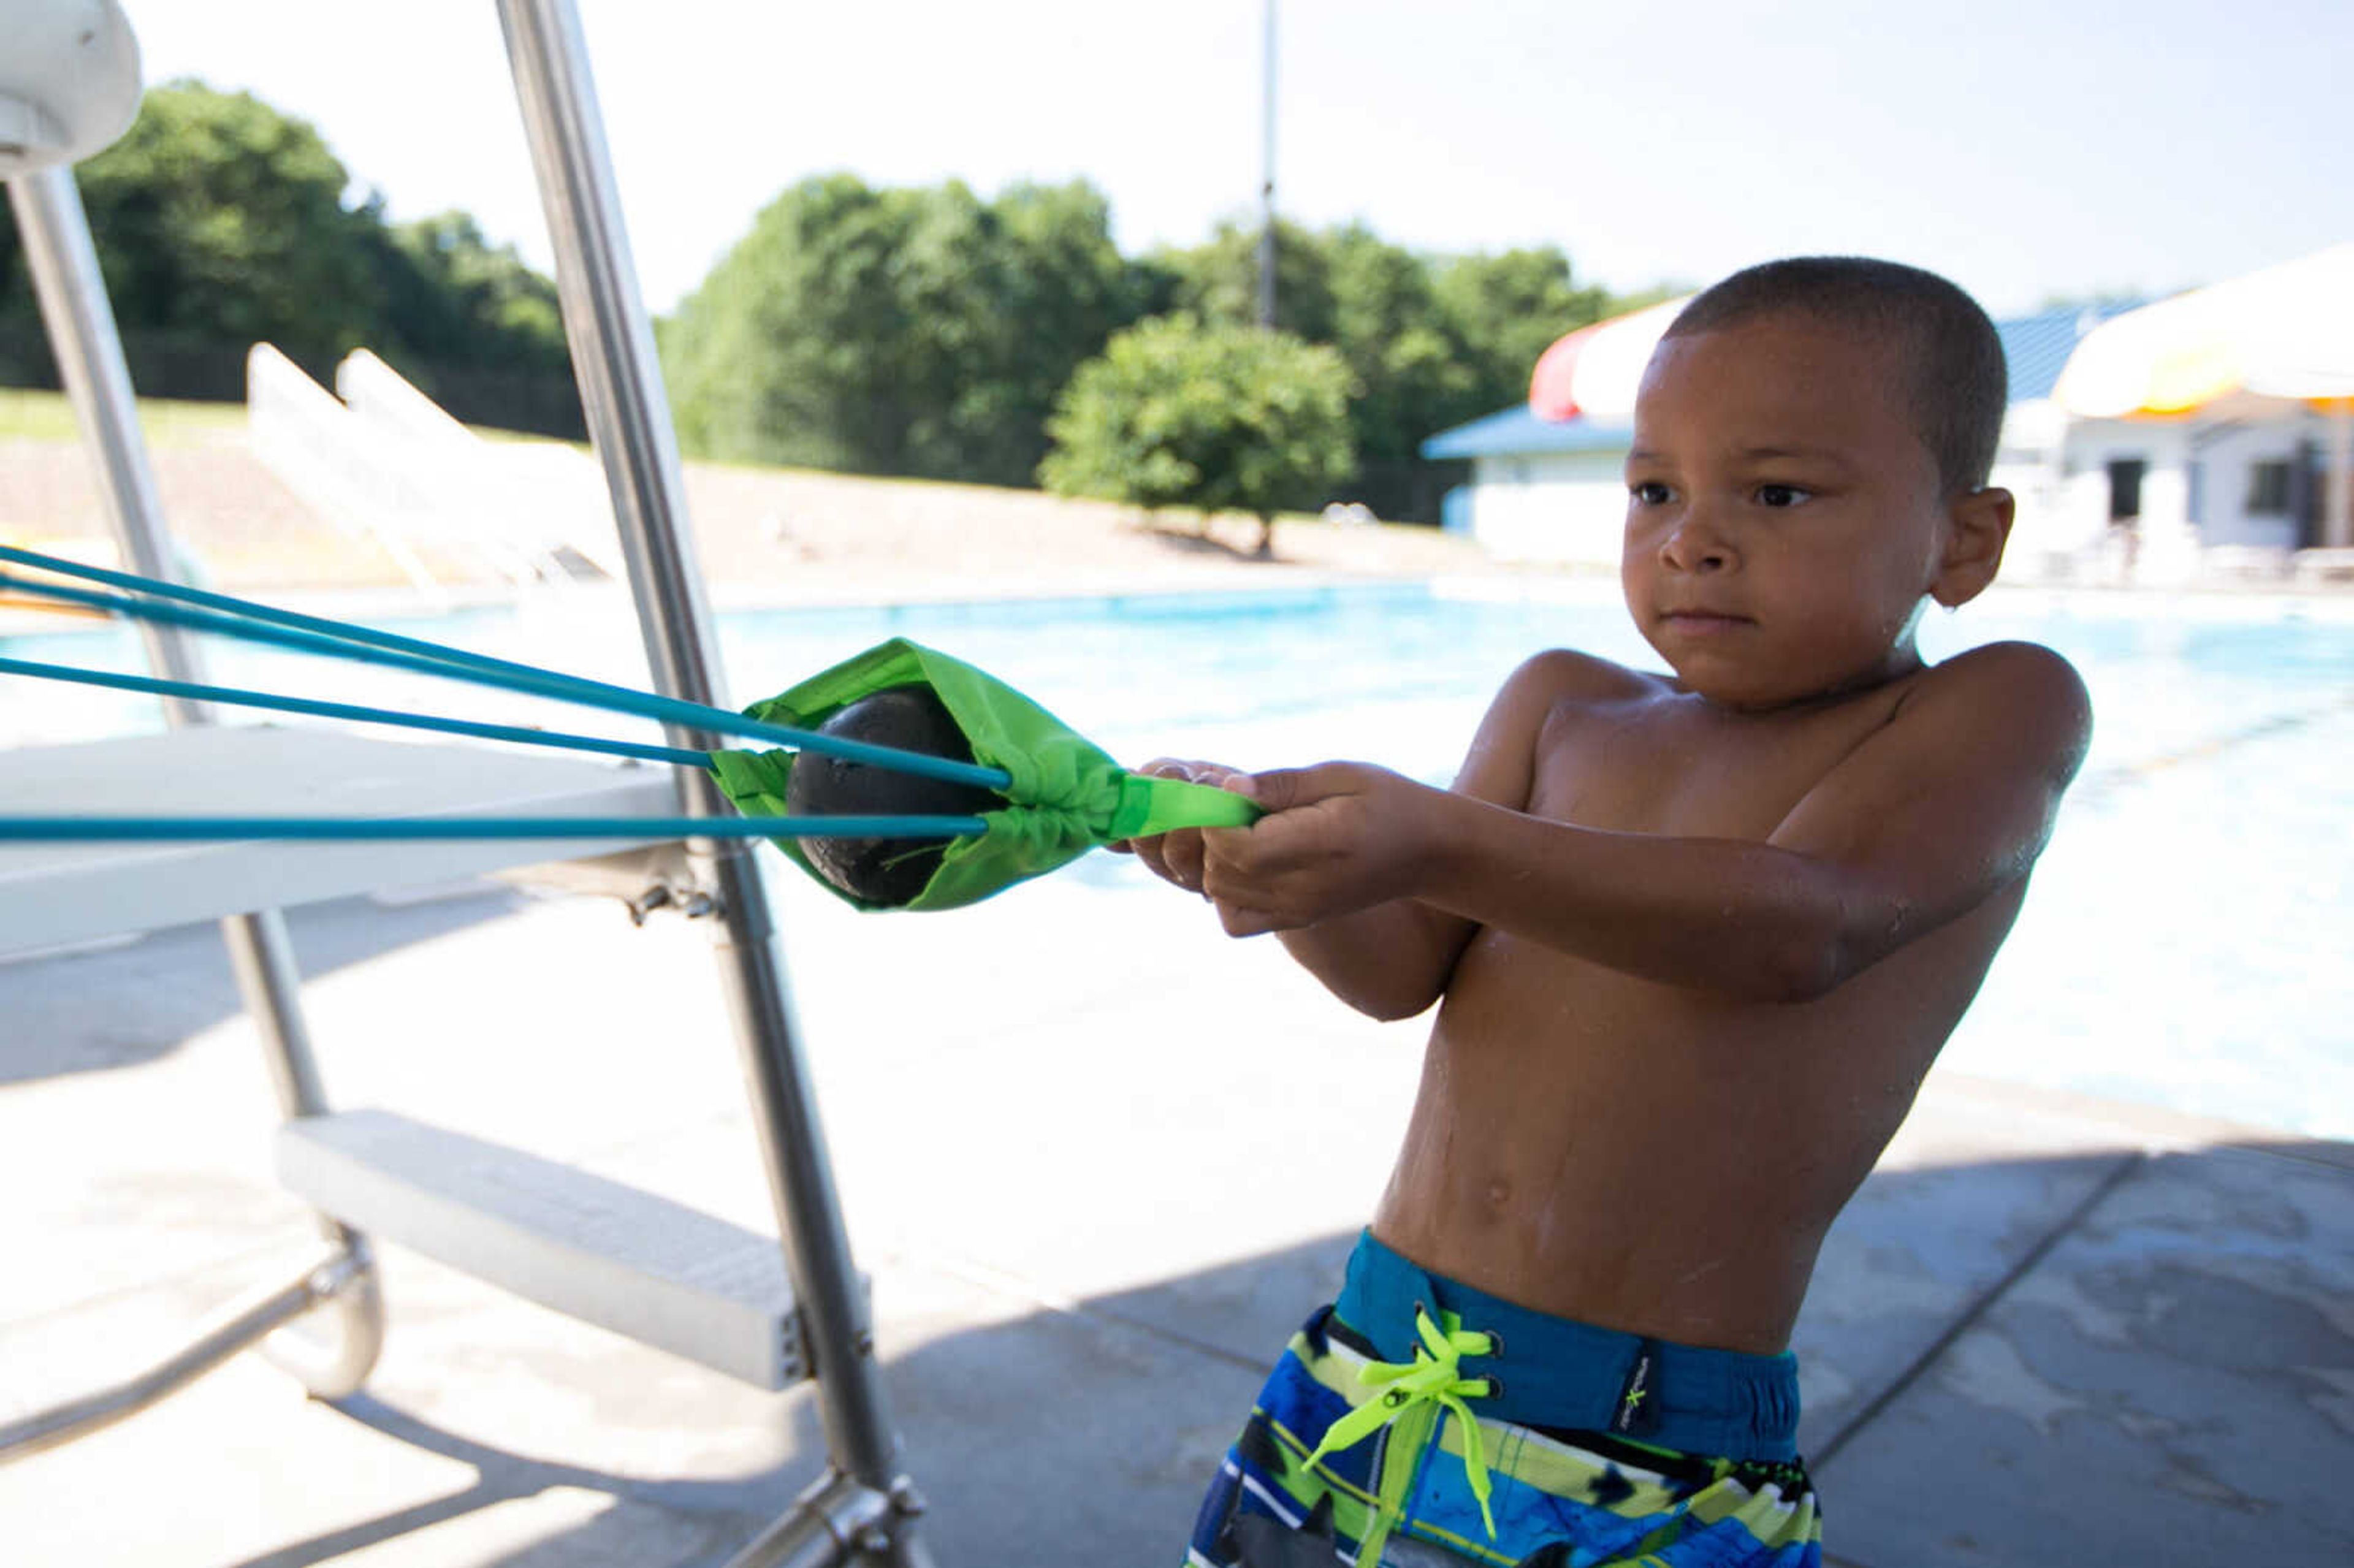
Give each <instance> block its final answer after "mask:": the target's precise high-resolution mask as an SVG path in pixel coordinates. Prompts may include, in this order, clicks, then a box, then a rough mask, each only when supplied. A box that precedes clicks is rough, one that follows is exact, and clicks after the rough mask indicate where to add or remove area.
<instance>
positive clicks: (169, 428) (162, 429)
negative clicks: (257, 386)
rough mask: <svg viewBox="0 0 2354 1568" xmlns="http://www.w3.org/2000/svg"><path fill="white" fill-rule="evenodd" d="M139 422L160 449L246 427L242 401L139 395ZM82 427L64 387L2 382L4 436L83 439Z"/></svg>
mask: <svg viewBox="0 0 2354 1568" xmlns="http://www.w3.org/2000/svg"><path fill="white" fill-rule="evenodd" d="M139 424H140V428H141V429H143V430H144V431H145V432H146V435H147V444H148V446H150V447H151V448H154V449H155V450H169V449H172V448H176V447H189V446H202V445H205V444H207V442H210V441H212V440H217V439H218V438H219V437H220V436H222V435H224V434H228V433H235V432H240V431H242V430H243V429H245V405H244V404H242V403H179V402H174V401H171V400H170V399H168V398H163V397H142V398H140V399H139ZM9 440H16V441H79V440H81V427H80V424H79V423H77V422H76V421H75V419H74V412H73V405H72V404H70V403H69V402H67V401H66V395H65V394H64V393H62V392H28V391H26V390H25V389H23V388H21V387H0V441H9Z"/></svg>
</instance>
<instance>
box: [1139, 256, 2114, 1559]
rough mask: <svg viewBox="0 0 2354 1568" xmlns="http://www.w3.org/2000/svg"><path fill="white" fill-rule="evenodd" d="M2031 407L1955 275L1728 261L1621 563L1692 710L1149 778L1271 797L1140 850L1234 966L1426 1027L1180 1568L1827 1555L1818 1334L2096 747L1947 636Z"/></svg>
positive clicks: (1551, 687)
mask: <svg viewBox="0 0 2354 1568" xmlns="http://www.w3.org/2000/svg"><path fill="white" fill-rule="evenodd" d="M2004 401H2005V386H2004V369H2003V360H2002V349H2001V345H2000V343H1999V340H1998V338H1997V337H1996V334H1995V332H1994V328H1993V326H1992V324H1991V323H1989V322H1988V320H1987V318H1986V315H1985V313H1983V312H1982V311H1980V310H1979V309H1978V306H1977V305H1976V304H1975V303H1973V302H1971V301H1970V299H1969V298H1968V296H1967V295H1966V294H1964V293H1963V292H1962V291H1960V290H1958V289H1956V288H1955V287H1954V286H1953V285H1952V284H1950V283H1948V282H1946V281H1944V280H1942V279H1940V278H1937V277H1935V276H1933V275H1932V274H1929V273H1926V272H1922V271H1919V270H1914V269H1912V268H1908V267H1900V266H1896V265H1893V264H1892V263H1887V262H1882V261H1872V260H1856V259H1847V258H1829V259H1807V260H1789V261H1779V262H1773V263H1769V264H1767V265H1765V266H1762V267H1757V268H1753V269H1751V270H1747V271H1744V272H1742V273H1739V274H1737V275H1735V276H1734V277H1733V278H1730V279H1728V280H1726V281H1723V282H1722V283H1719V284H1718V285H1717V286H1716V287H1714V288H1712V289H1711V290H1709V291H1707V292H1706V293H1703V294H1702V295H1701V296H1700V297H1698V298H1697V299H1695V300H1694V301H1693V302H1691V305H1689V306H1688V307H1686V309H1685V310H1684V312H1683V313H1682V314H1681V316H1680V317H1679V318H1678V319H1677V321H1676V323H1675V324H1674V325H1673V326H1672V327H1671V328H1670V331H1669V333H1668V335H1667V336H1666V337H1665V338H1664V339H1663V340H1662V341H1661V343H1660V344H1659V349H1658V351H1657V353H1656V354H1654V355H1653V356H1652V359H1651V363H1650V366H1649V370H1648V371H1647V372H1646V374H1645V376H1644V379H1643V384H1642V388H1641V393H1640V397H1639V399H1638V403H1637V406H1636V413H1635V434H1634V445H1633V450H1632V451H1631V452H1630V453H1629V455H1628V463H1627V488H1628V511H1627V531H1626V543H1625V552H1624V558H1623V565H1622V577H1623V582H1624V587H1625V590H1626V596H1627V604H1628V609H1630V610H1631V611H1632V612H1633V614H1634V616H1635V619H1636V620H1637V622H1638V624H1639V625H1640V627H1641V629H1642V631H1643V634H1644V636H1645V638H1646V639H1647V640H1648V641H1649V642H1650V644H1651V646H1652V647H1653V648H1654V649H1656V650H1657V651H1658V652H1659V656H1660V658H1661V659H1663V660H1664V661H1665V662H1667V664H1668V666H1669V668H1670V669H1671V670H1672V671H1673V672H1674V673H1673V674H1672V675H1655V674H1649V673H1641V672H1638V671H1634V670H1628V669H1623V668H1621V667H1619V666H1618V665H1616V664H1613V663H1609V662H1606V661H1603V660H1600V659H1596V658H1592V657H1590V656H1588V655H1585V654H1582V653H1577V652H1568V651H1554V652H1543V653H1539V654H1537V655H1536V656H1535V657H1534V658H1532V659H1531V660H1529V661H1528V662H1526V663H1525V664H1523V665H1522V666H1521V668H1520V669H1519V670H1518V671H1517V672H1515V673H1513V674H1512V676H1511V678H1510V679H1509V680H1508V681H1506V683H1504V686H1503V689H1502V690H1501V691H1500V692H1499V693H1498V694H1497V695H1496V698H1495V700H1494V703H1493V704H1492V705H1491V706H1490V709H1489V711H1488V714H1487V716H1486V718H1485V719H1484V721H1483V722H1482V723H1481V725H1480V727H1479V734H1478V736H1477V738H1476V739H1475V740H1474V741H1473V742H1472V746H1471V749H1470V754H1469V758H1467V759H1466V761H1465V762H1464V765H1463V768H1462V772H1461V775H1460V776H1459V777H1458V779H1457V780H1456V782H1455V785H1454V788H1453V789H1451V790H1438V789H1431V788H1428V787H1426V786H1423V785H1420V784H1416V783H1414V782H1412V781H1410V780H1408V779H1404V778H1401V777H1399V776H1398V775H1396V774H1394V773H1390V772H1386V771H1384V770H1383V769H1381V768H1373V767H1370V766H1367V765H1364V764H1362V763H1352V762H1331V763H1325V764H1322V765H1320V766H1318V767H1313V768H1299V769H1286V770H1282V771H1278V772H1268V773H1259V774H1257V775H1246V774H1240V773H1236V772H1234V771H1232V770H1229V769H1226V768H1218V767H1214V766H1212V765H1208V764H1202V763H1182V762H1174V761H1168V760H1165V759H1164V760H1163V761H1161V762H1158V763H1154V764H1151V765H1149V766H1150V768H1151V769H1152V770H1154V771H1158V772H1162V773H1175V774H1182V775H1186V776H1190V777H1193V778H1196V779H1203V780H1206V781H1210V782H1215V783H1223V784H1224V785H1225V787H1227V788H1229V789H1235V790H1238V791H1240V792H1242V793H1244V794H1246V795H1248V796H1250V797H1251V798H1253V799H1254V800H1257V802H1258V803H1259V804H1260V805H1262V806H1263V807H1265V808H1266V810H1267V815H1265V816H1264V817H1262V818H1261V819H1260V820H1258V821H1257V822H1256V823H1254V824H1253V825H1252V826H1251V827H1248V828H1235V829H1223V830H1214V831H1210V832H1185V833H1172V834H1169V835H1167V836H1166V837H1164V838H1161V839H1158V840H1152V841H1147V842H1140V843H1139V844H1138V845H1137V846H1135V847H1136V848H1137V851H1138V853H1140V855H1141V856H1142V857H1143V858H1144V859H1145V861H1146V862H1147V863H1149V864H1150V866H1151V867H1152V869H1153V870H1155V871H1156V872H1158V873H1159V874H1161V875H1162V876H1164V877H1167V878H1168V879H1169V880H1171V881H1172V882H1175V883H1177V884H1179V885H1182V886H1184V887H1187V888H1190V889H1193V890H1196V891H1198V892H1200V893H1202V894H1203V895H1205V896H1206V897H1207V898H1208V899H1209V900H1210V901H1211V902H1212V903H1213V904H1214V905H1215V906H1216V907H1217V910H1218V915H1219V917H1220V920H1221V921H1222V923H1223V924H1224V926H1225V929H1226V930H1227V931H1228V932H1230V933H1232V934H1234V935H1236V936H1247V935H1252V934H1256V933H1259V932H1267V931H1273V932H1277V933H1278V935H1279V937H1280V939H1281V940H1282V942H1283V943H1284V945H1285V946H1286V948H1288V949H1289V950H1290V952H1291V953H1292V955H1293V956H1294V957H1295V958H1296V959H1298V960H1299V962H1300V963H1301V964H1303V965H1304V966H1306V967H1307V969H1309V970H1310V972H1311V973H1313V974H1314V975H1315V976H1316V977H1317V978H1318V979H1319V980H1321V981H1322V982H1323V983H1324V984H1325V985H1326V986H1327V987H1328V988H1329V989H1331V991H1332V992H1333V993H1334V994H1335V995H1337V996H1338V997H1340V998H1341V1000H1342V1001H1346V1002H1347V1003H1349V1004H1350V1005H1351V1006H1352V1007H1355V1008H1357V1009H1359V1010H1360V1011H1362V1012H1367V1013H1371V1014H1373V1016H1375V1017H1378V1018H1405V1017H1408V1016H1410V1015H1412V1014H1415V1013H1417V1012H1421V1011H1422V1010H1423V1009H1425V1008H1426V1007H1428V1006H1430V1005H1431V1003H1433V1002H1434V1001H1436V1002H1437V1003H1439V1009H1438V1014H1437V1022H1435V1024H1434V1025H1433V1027H1432V1030H1431V1034H1430V1042H1429V1045H1428V1047H1427V1051H1426V1056H1425V1060H1424V1064H1423V1071H1422V1083H1421V1088H1420V1092H1419V1095H1418V1097H1417V1099H1416V1106H1415V1109H1414V1113H1413V1117H1412V1119H1411V1120H1410V1122H1409V1124H1408V1126H1407V1128H1406V1132H1405V1146H1404V1148H1403V1149H1402V1150H1401V1151H1400V1153H1399V1156H1398V1160H1397V1165H1396V1169H1395V1171H1394V1174H1393V1176H1392V1177H1391V1179H1390V1182H1389V1186H1388V1189H1387V1191H1386V1192H1384V1193H1383V1195H1382V1198H1381V1202H1380V1203H1379V1205H1378V1207H1377V1208H1376V1210H1375V1211H1374V1213H1373V1223H1372V1225H1371V1226H1370V1228H1369V1229H1368V1230H1367V1232H1366V1233H1365V1234H1364V1236H1363V1238H1362V1239H1361V1241H1360V1243H1359V1245H1358V1247H1357V1250H1356V1253H1355V1255H1353V1256H1352V1259H1351V1260H1350V1264H1349V1269H1348V1275H1347V1277H1346V1280H1345V1282H1344V1283H1343V1285H1342V1287H1341V1294H1340V1297H1339V1299H1338V1300H1337V1301H1336V1302H1335V1303H1334V1304H1333V1305H1332V1306H1331V1307H1329V1308H1325V1309H1323V1310H1322V1311H1320V1312H1319V1313H1318V1314H1316V1315H1315V1316H1314V1317H1313V1318H1311V1319H1310V1320H1309V1322H1308V1324H1307V1326H1306V1328H1304V1329H1303V1330H1301V1332H1300V1333H1299V1335H1298V1336H1297V1337H1296V1338H1295V1339H1294V1340H1293V1341H1292V1343H1291V1345H1290V1347H1289V1349H1288V1351H1287V1352H1286V1354H1285V1355H1284V1357H1283V1359H1282V1360H1281V1361H1279V1362H1278V1365H1277V1367H1276V1370H1275V1372H1274V1373H1273V1375H1272V1376H1271V1378H1270V1379H1269V1381H1268V1383H1267V1387H1266V1389H1265V1391H1264V1393H1262V1394H1261V1396H1260V1400H1259V1403H1258V1406H1257V1409H1256V1410H1255V1411H1254V1412H1253V1414H1252V1415H1251V1418H1250V1422H1249V1424H1248V1425H1247V1426H1246V1429H1245V1431H1244V1433H1243V1435H1242V1436H1241V1438H1240V1439H1239V1440H1238V1441H1237V1442H1236V1444H1235V1446H1234V1448H1233V1450H1232V1452H1231V1453H1230V1454H1229V1455H1228V1457H1227V1460H1226V1462H1225V1466H1224V1467H1223V1468H1222V1470H1221V1473H1220V1475H1219V1477H1218V1478H1217V1480H1216V1482H1215V1483H1214V1485H1213V1487H1212V1489H1211V1491H1210V1495H1209V1497H1208V1499H1207V1500H1206V1501H1205V1502H1204V1506H1203V1510H1202V1514H1201V1518H1200V1520H1199V1522H1198V1524H1197V1525H1196V1527H1195V1531H1194V1535H1193V1547H1192V1551H1191V1552H1190V1554H1189V1555H1188V1557H1187V1559H1186V1561H1187V1563H1190V1564H1196V1565H1201V1564H1209V1565H1215V1568H1228V1565H1231V1564H1249V1565H1252V1568H1276V1565H1278V1564H1294V1563H1331V1562H1335V1561H1349V1560H1352V1559H1353V1560H1354V1561H1356V1562H1357V1563H1360V1564H1363V1568H1373V1564H1374V1563H1392V1564H1411V1563H1461V1562H1466V1561H1469V1562H1474V1563H1533V1564H1554V1565H1564V1568H1565V1565H1567V1564H1571V1563H1578V1564H1585V1563H1617V1562H1622V1561H1623V1562H1632V1561H1635V1560H1637V1559H1639V1560H1640V1561H1641V1562H1642V1563H1647V1564H1683V1563H1710V1564H1734V1563H1775V1564H1813V1563H1818V1562H1819V1553H1820V1544H1819V1542H1820V1527H1819V1521H1818V1516H1817V1512H1816V1506H1815V1499H1814V1494H1813V1490H1812V1488H1811V1485H1810V1483H1809V1482H1808V1478H1807V1473H1806V1470H1805V1468H1804V1467H1803V1464H1802V1462H1801V1461H1800V1459H1799V1457H1798V1454H1797V1447H1796V1446H1795V1443H1794V1441H1793V1434H1794V1432H1795V1431H1796V1428H1797V1417H1798V1397H1797V1368H1796V1364H1795V1362H1794V1361H1793V1359H1792V1357H1791V1356H1790V1355H1789V1353H1788V1351H1787V1345H1788V1342H1789V1335H1790V1326H1791V1322H1792V1320H1793V1319H1795V1318H1796V1316H1797V1310H1798V1305H1799V1301H1800V1299H1801V1298H1802V1297H1803V1296H1804V1295H1805V1293H1806V1287H1807V1281H1808V1275H1809V1273H1810V1272H1811V1271H1812V1269H1813V1266H1814V1262H1815V1255H1816V1250H1817V1248H1818V1246H1819V1244H1820V1243H1821V1240H1822V1236H1823V1233H1824V1231H1825V1230H1826V1228H1827V1227H1828V1226H1829V1224H1830V1223H1831V1220H1832V1218H1833V1217H1834V1216H1835V1215H1837V1214H1838V1213H1839V1211H1840V1207H1841V1206H1842V1205H1843V1204H1844V1203H1845V1202H1847V1200H1848V1199H1849V1197H1850V1195H1851V1194H1852V1193H1853V1192H1855V1189H1856V1187H1857V1185H1858V1184H1859V1183H1860V1182H1861V1181H1862V1179H1863V1177H1864V1175H1865V1173H1866V1172H1867V1171H1870V1170H1871V1169H1872V1161H1873V1160H1875V1159H1876V1158H1877V1157H1878V1156H1879V1153H1880V1151H1881V1150H1882V1147H1883V1146H1884V1145H1885V1144H1886V1143H1887V1141H1888V1139H1889V1138H1890V1136H1891V1135H1892V1134H1893V1132H1894V1131H1895V1129H1896V1127H1897V1124H1898V1123H1899V1122H1901V1121H1902V1120H1903V1118H1904V1115H1905V1112H1906V1110H1907V1109H1908V1107H1910V1106H1911V1104H1912V1102H1913V1097H1914V1091H1915V1090H1916V1089H1917V1088H1918V1086H1919V1085H1920V1082H1921V1079H1922V1075H1924V1074H1925V1073H1926V1072H1927V1071H1928V1068H1929V1065H1930V1063H1931V1061H1932V1060H1933V1059H1934V1058H1935V1056H1936V1054H1937V1051H1938V1048H1939V1047H1940V1046H1941V1045H1943V1044H1944V1043H1945V1041H1946V1036H1947V1035H1948V1034H1949V1033H1951V1032H1952V1030H1953V1027H1954V1025H1955V1022H1956V1021H1957V1020H1958V1019H1959V1018H1960V1016H1961V1014H1962V1012H1963V1010H1964V1009H1965V1008H1966V1007H1967V1006H1968V1004H1969V1001H1970V999H1971V997H1972V996H1973V995H1974V994H1975V993H1976V992H1977V991H1978V984H1979V982H1980V980H1982V979H1983V978H1984V976H1985V974H1986V971H1987V966H1988V963H1989V962H1990V961H1991V960H1992V959H1993V957H1994V953H1995V949H1996V948H1997V947H1998V946H1999V945H2000V943H2001V941H2002V938H2003V937H2004V935H2005V933H2007V932H2008V931H2009V928H2010V925H2011V922H2012V920H2013V918H2014V917H2015V916H2017V915H2018V912H2019V907H2020V899H2021V897H2022V896H2023V895H2024V894H2025V892H2026V889H2027V879H2028V873H2029V870H2030V868H2031V866H2032V865H2033V864H2034V862H2035V858H2036V855H2037V853H2039V852H2040V851H2041V848H2042V847H2043V843H2044V840H2045V838H2046V836H2047V835H2048V834H2049V832H2051V828H2052V817H2053V814H2054V811H2055V810H2056V809H2057V807H2058V804H2059V800H2060V796H2061V793H2062V790H2063V789H2065V788H2066V787H2067V784H2068V782H2069V780H2070V779H2072V778H2073V776H2074V774H2075V771H2076V768H2077V766H2078V764H2079V762H2080V761H2081V760H2082V758H2083V757H2084V747H2085V744H2086V740H2087V738H2088V735H2089V731H2090V726H2091V717H2090V712H2089V709H2088V706H2087V704H2086V700H2085V694H2084V687H2083V685H2082V683H2080V682H2079V681H2078V680H2077V678H2076V675H2075V673H2074V672H2073V670H2071V669H2070V668H2069V666H2068V665H2067V663H2066V662H2064V661H2062V659H2060V658H2059V657H2058V656H2057V655H2055V654H2053V653H2052V652H2048V651H2046V650H2044V649H2041V648H2038V647H2034V646H2031V645H2028V644H2023V643H2003V644H1996V645H1993V646H1988V647H1983V648H1978V649H1975V650H1973V651H1971V652H1967V653H1965V654H1962V655H1960V656H1958V657H1956V658H1953V659H1949V660H1947V661H1946V662H1944V663H1941V664H1938V665H1936V666H1935V667H1934V668H1932V667H1929V666H1926V665H1925V664H1924V663H1923V662H1922V660H1921V657H1920V655H1919V653H1918V652H1916V651H1915V650H1914V628H1915V626H1916V624H1917V623H1918V621H1919V620H1920V617H1921V615H1922V614H1923V612H1924V611H1925V609H1926V608H1927V606H1928V605H1929V604H1930V603H1931V602H1932V601H1935V603H1938V604H1941V605H1944V606H1946V608H1948V609H1951V608H1953V607H1956V606H1958V605H1960V604H1962V603H1964V602H1966V601H1967V600H1969V599H1974V598H1976V597H1977V596H1978V593H1980V592H1981V591H1982V590H1983V589H1984V588H1986V587H1987V585H1988V583H1989V582H1990V581H1991V580H1992V579H1993V577H1994V575H1995V569H1996V567H1997V566H1998V565H1999V562H2000V560H2001V556H2002V550H2003V545H2004V542H2005V540H2006V539H2007V537H2008V535H2009V530H2010V524H2011V508H2012V502H2011V497H2010V496H2009V494H2008V493H2005V492H2003V491H2000V490H1996V489H1990V488H1988V485H1987V482H1986V481H1987V476H1988V468H1989V465H1990V464H1991V462H1992V461H1993V456H1994V450H1995V440H1996V436H1997V433H1998V430H1999V426H2000V423H2001V419H2002V413H2003V406H2004Z"/></svg>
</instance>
